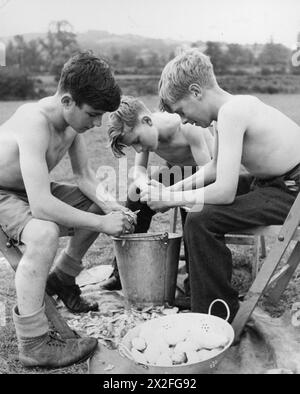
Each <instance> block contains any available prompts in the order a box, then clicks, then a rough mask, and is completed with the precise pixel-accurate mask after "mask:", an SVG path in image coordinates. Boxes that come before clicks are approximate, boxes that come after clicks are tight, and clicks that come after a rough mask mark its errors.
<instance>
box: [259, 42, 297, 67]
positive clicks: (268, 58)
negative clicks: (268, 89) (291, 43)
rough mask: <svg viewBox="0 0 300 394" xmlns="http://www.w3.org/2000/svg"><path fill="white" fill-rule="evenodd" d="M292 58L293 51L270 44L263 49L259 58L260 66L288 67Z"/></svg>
mask: <svg viewBox="0 0 300 394" xmlns="http://www.w3.org/2000/svg"><path fill="white" fill-rule="evenodd" d="M290 58H291V51H290V49H289V48H287V47H285V46H284V45H282V44H274V43H273V42H270V43H268V44H266V45H265V46H264V48H263V51H262V53H261V54H260V56H259V63H260V65H272V66H287V65H288V64H289V61H290Z"/></svg>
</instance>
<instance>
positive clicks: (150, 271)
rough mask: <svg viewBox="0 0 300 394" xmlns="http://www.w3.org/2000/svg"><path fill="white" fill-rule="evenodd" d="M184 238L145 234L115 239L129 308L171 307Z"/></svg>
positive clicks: (123, 287) (168, 234) (169, 234)
mask: <svg viewBox="0 0 300 394" xmlns="http://www.w3.org/2000/svg"><path fill="white" fill-rule="evenodd" d="M181 238H182V235H180V234H174V233H142V234H130V235H124V236H121V237H115V238H113V240H114V248H115V254H116V257H117V264H118V269H119V273H120V278H121V283H122V289H123V293H124V296H125V299H126V301H127V302H128V303H129V305H130V306H134V307H138V308H140V307H147V306H150V305H163V304H164V303H166V302H168V303H169V304H170V305H172V303H173V301H174V297H175V291H176V283H177V273H178V262H179V256H180V244H181Z"/></svg>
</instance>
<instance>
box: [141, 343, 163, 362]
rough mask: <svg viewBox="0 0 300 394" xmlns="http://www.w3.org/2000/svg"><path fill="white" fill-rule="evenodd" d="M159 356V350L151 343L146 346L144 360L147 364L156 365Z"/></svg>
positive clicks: (160, 352)
mask: <svg viewBox="0 0 300 394" xmlns="http://www.w3.org/2000/svg"><path fill="white" fill-rule="evenodd" d="M161 354H162V351H161V349H159V348H158V347H157V346H156V345H153V344H152V343H150V344H148V346H147V349H146V350H145V352H144V356H145V359H146V361H147V362H148V363H149V364H156V362H157V360H158V358H159V357H160V355H161Z"/></svg>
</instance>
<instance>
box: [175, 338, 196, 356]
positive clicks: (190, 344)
mask: <svg viewBox="0 0 300 394" xmlns="http://www.w3.org/2000/svg"><path fill="white" fill-rule="evenodd" d="M198 349H199V346H198V344H197V343H196V342H194V341H192V340H190V339H187V340H186V341H182V342H179V343H177V345H176V346H175V349H174V352H176V353H187V352H192V351H195V352H196V351H197V350H198Z"/></svg>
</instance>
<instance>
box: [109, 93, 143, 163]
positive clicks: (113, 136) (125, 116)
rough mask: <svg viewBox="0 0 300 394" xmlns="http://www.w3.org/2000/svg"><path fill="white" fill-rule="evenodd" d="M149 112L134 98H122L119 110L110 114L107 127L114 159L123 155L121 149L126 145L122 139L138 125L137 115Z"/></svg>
mask: <svg viewBox="0 0 300 394" xmlns="http://www.w3.org/2000/svg"><path fill="white" fill-rule="evenodd" d="M144 112H147V113H149V110H148V109H147V107H146V106H145V104H144V103H143V102H142V101H141V100H139V99H137V98H134V97H130V96H124V97H122V99H121V104H120V106H119V108H118V109H117V110H116V111H115V112H113V113H111V114H110V117H109V125H108V137H109V144H110V147H111V149H112V151H113V154H114V155H115V156H116V157H122V156H124V155H125V153H124V152H123V149H124V148H125V147H126V145H125V144H124V143H123V142H122V138H123V137H124V135H125V134H126V133H129V132H131V131H132V129H133V128H134V127H135V126H136V125H137V124H138V121H139V115H140V114H141V113H144Z"/></svg>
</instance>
